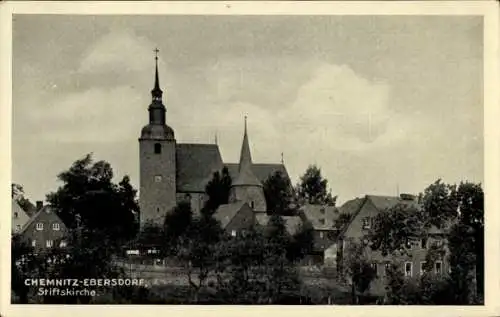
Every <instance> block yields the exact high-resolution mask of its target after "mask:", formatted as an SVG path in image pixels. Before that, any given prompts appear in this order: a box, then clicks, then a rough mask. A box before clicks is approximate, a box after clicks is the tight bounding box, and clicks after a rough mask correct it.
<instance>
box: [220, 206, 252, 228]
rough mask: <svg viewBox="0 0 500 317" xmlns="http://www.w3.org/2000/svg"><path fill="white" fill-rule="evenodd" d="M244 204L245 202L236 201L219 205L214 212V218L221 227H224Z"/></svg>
mask: <svg viewBox="0 0 500 317" xmlns="http://www.w3.org/2000/svg"><path fill="white" fill-rule="evenodd" d="M245 204H246V203H245V202H242V201H237V202H234V203H231V204H224V205H220V206H219V208H217V211H216V212H215V213H214V218H215V219H216V220H218V221H219V222H220V223H221V226H222V228H225V227H226V226H227V225H228V224H229V223H230V222H231V220H233V218H234V216H236V214H237V213H238V212H239V211H240V210H241V209H242V208H243V206H244V205H245ZM249 208H250V207H249Z"/></svg>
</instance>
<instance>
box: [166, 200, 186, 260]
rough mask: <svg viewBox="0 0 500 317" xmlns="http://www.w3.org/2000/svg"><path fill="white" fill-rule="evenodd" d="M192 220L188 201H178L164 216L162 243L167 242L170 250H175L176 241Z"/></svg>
mask: <svg viewBox="0 0 500 317" xmlns="http://www.w3.org/2000/svg"><path fill="white" fill-rule="evenodd" d="M192 222H193V212H192V210H191V204H190V203H189V202H185V201H184V202H179V203H178V204H177V206H175V207H174V208H173V210H172V211H171V212H169V213H167V215H166V216H165V222H164V226H163V229H164V236H163V238H162V239H163V244H167V245H168V246H167V248H168V249H169V250H170V251H175V249H176V245H177V241H178V240H179V238H180V237H181V236H182V235H183V234H185V233H186V231H187V230H188V228H189V226H190V225H191V223H192Z"/></svg>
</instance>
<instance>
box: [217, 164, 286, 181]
mask: <svg viewBox="0 0 500 317" xmlns="http://www.w3.org/2000/svg"><path fill="white" fill-rule="evenodd" d="M225 165H226V167H227V170H228V172H229V175H230V176H231V178H232V179H234V178H235V177H237V176H238V166H239V164H238V163H226V164H225ZM252 171H253V174H254V175H255V176H256V177H257V178H258V179H259V181H260V182H261V183H262V184H263V183H264V182H265V181H266V180H267V179H268V178H269V176H271V175H273V174H274V173H276V172H277V171H280V172H281V173H282V175H283V177H285V178H287V179H288V180H290V176H289V175H288V172H287V170H286V168H285V165H283V164H272V163H254V164H252Z"/></svg>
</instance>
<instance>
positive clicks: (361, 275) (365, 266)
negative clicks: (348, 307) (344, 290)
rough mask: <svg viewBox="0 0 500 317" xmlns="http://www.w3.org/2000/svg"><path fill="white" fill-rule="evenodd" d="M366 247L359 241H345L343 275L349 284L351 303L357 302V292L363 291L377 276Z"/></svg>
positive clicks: (361, 292)
mask: <svg viewBox="0 0 500 317" xmlns="http://www.w3.org/2000/svg"><path fill="white" fill-rule="evenodd" d="M366 252H367V248H366V245H364V244H363V243H362V242H361V241H347V248H346V250H345V251H344V259H343V260H344V263H343V265H342V268H343V270H344V272H343V276H344V277H346V278H348V280H349V282H350V284H351V297H352V303H353V304H358V303H359V297H358V294H363V293H365V292H366V291H367V290H368V289H369V288H370V284H371V282H372V281H373V280H374V279H375V278H376V277H377V272H376V270H375V269H374V268H372V266H371V263H370V261H369V257H368V255H367V253H366Z"/></svg>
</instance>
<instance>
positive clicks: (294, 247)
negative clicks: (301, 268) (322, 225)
mask: <svg viewBox="0 0 500 317" xmlns="http://www.w3.org/2000/svg"><path fill="white" fill-rule="evenodd" d="M313 248H314V228H313V226H312V224H311V223H310V222H308V221H307V222H303V223H301V224H300V228H299V229H298V230H297V232H296V233H295V234H294V235H293V236H292V237H291V238H290V241H289V243H288V247H287V254H286V256H287V259H288V260H289V261H291V262H296V261H298V260H301V259H303V258H304V257H305V256H306V255H307V254H310V252H311V251H312V250H313Z"/></svg>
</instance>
